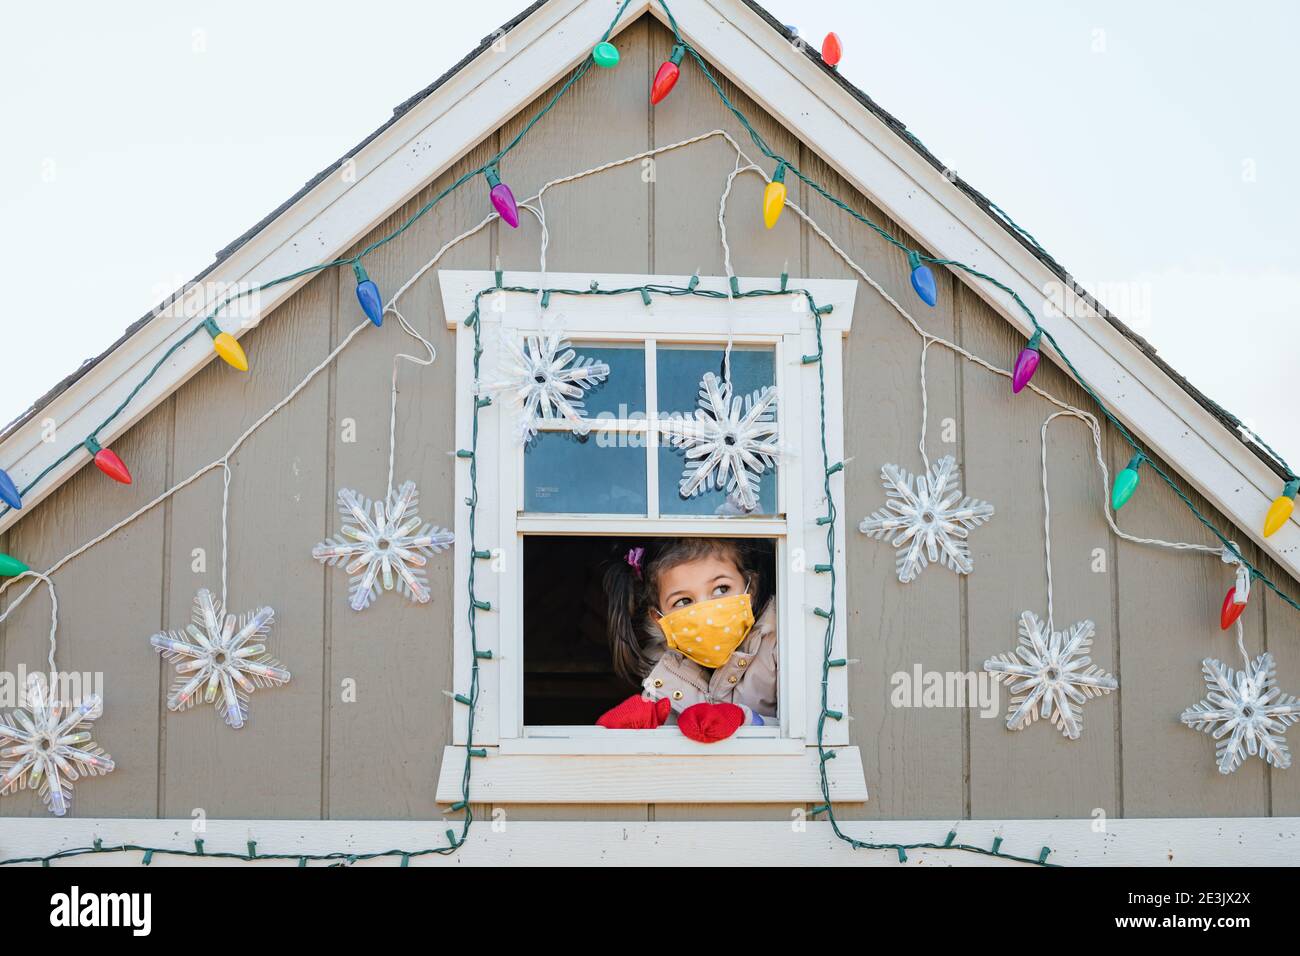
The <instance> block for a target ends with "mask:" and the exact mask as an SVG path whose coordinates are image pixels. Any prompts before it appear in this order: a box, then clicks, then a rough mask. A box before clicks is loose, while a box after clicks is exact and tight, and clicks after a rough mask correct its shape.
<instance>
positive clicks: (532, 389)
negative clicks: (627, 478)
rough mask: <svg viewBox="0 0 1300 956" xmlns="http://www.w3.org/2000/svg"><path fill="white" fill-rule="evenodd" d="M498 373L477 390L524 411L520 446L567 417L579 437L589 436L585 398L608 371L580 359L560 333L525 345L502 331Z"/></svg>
mask: <svg viewBox="0 0 1300 956" xmlns="http://www.w3.org/2000/svg"><path fill="white" fill-rule="evenodd" d="M498 374H499V376H500V378H499V379H498V381H496V382H488V383H480V384H479V387H478V390H479V392H487V393H492V394H501V395H505V396H507V397H508V398H509V399H510V400H511V402H512V403H513V404H514V405H515V407H516V408H517V409H518V410H519V419H518V436H519V441H520V442H521V443H526V442H528V441H529V440H531V439H532V438H534V437H535V436H536V435H537V431H538V426H539V424H540V423H541V422H542V421H551V420H555V419H560V418H562V419H564V420H565V421H567V422H568V423H569V429H570V430H571V431H572V432H573V433H574V434H575V435H585V434H587V433H588V432H590V431H591V420H590V419H588V418H587V414H586V406H585V405H584V404H583V401H582V395H583V392H584V391H586V390H587V389H590V388H591V387H592V386H593V385H597V384H599V383H600V382H603V381H605V379H606V378H608V377H609V366H608V365H607V364H605V363H604V362H598V361H596V360H595V359H592V358H586V357H583V356H580V355H578V353H577V352H575V351H574V350H573V349H572V348H570V347H569V340H568V338H567V337H566V336H565V334H564V331H563V330H561V329H559V328H555V329H552V330H551V331H549V332H546V333H542V334H533V335H529V336H527V337H526V338H525V339H523V340H521V339H520V337H519V335H518V334H517V333H514V332H511V331H509V330H507V329H504V328H503V329H502V330H501V360H500V362H499V369H498Z"/></svg>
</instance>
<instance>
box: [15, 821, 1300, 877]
mask: <svg viewBox="0 0 1300 956" xmlns="http://www.w3.org/2000/svg"><path fill="white" fill-rule="evenodd" d="M798 809H799V808H796V807H792V808H791V810H792V816H791V819H790V820H786V821H782V820H763V821H700V822H694V821H690V822H687V821H681V822H677V821H672V822H633V821H627V822H611V821H606V820H591V821H545V820H513V819H511V818H510V812H509V807H508V806H507V807H506V808H505V812H506V816H505V820H506V825H505V826H504V827H494V826H492V825H491V823H490V822H485V821H482V820H481V819H480V820H479V821H478V822H476V823H474V824H472V825H471V826H470V828H469V835H468V837H467V840H466V843H465V845H464V846H462V847H461V848H460V849H459V850H457V851H456V852H455V853H449V854H446V855H442V854H437V853H430V854H426V855H424V856H417V857H411V859H410V861H409V865H410V866H444V867H457V866H556V865H557V864H558V865H566V866H602V867H607V866H610V865H633V864H640V865H647V866H698V865H699V863H700V861H701V860H707V861H711V862H716V863H731V864H737V863H743V864H744V865H745V866H751V867H752V866H883V867H897V866H923V867H933V866H1016V865H1022V864H1017V863H1015V862H1013V861H1011V860H1006V859H999V858H996V857H992V856H985V855H980V854H975V853H968V852H961V851H953V850H922V849H918V850H908V851H907V863H905V864H900V863H899V862H898V855H897V853H895V851H893V850H889V849H886V850H855V849H853V848H852V847H850V846H849V845H848V844H847V843H845V842H844V841H843V840H840V839H838V838H837V837H836V836H835V834H834V833H833V832H832V831H831V824H830V823H828V822H823V821H820V820H804V819H801V818H800V817H799V816H798V815H796V814H795V811H796V810H798ZM461 818H462V814H461V813H459V812H458V813H454V814H450V815H449V816H447V817H445V818H444V819H443V820H442V821H441V822H439V821H430V820H214V819H209V820H207V821H206V824H205V830H204V831H203V832H202V833H195V832H194V831H193V821H192V820H189V819H185V820H143V819H106V818H99V819H96V818H86V819H75V818H74V819H47V818H40V817H32V818H26V817H9V818H6V819H3V820H0V846H3V847H4V850H3V854H0V855H2V856H3V857H4V858H5V859H11V858H19V857H30V856H35V857H42V856H46V855H48V854H51V853H57V852H59V851H60V850H69V849H74V848H78V847H89V846H92V845H93V844H94V841H95V840H96V839H99V840H102V841H103V845H104V846H105V847H113V846H119V845H124V844H134V845H137V846H154V847H159V848H166V847H174V848H175V849H177V850H181V851H190V852H191V853H192V852H193V851H194V839H195V837H201V838H202V839H203V846H204V852H225V853H238V854H246V853H247V852H248V842H249V841H250V840H253V841H256V843H257V851H258V852H259V853H284V854H289V855H290V859H288V860H267V861H262V862H256V863H244V864H241V863H239V862H238V861H232V860H213V859H211V858H208V859H204V858H202V857H196V856H170V855H168V854H167V853H165V852H164V853H156V854H155V855H154V856H153V858H152V860H151V861H150V865H151V866H213V865H218V866H222V865H224V866H230V865H235V866H297V864H298V861H297V859H296V857H294V856H293V854H300V853H302V854H314V853H332V852H342V853H355V854H362V853H377V852H383V851H385V850H392V849H395V848H396V849H399V850H416V849H423V848H429V847H434V846H446V837H445V835H444V833H443V831H444V830H446V829H451V830H453V831H454V832H455V833H457V834H459V833H460V828H461V824H460V821H461ZM839 826H840V829H841V830H842V831H843V832H844V833H845V834H847V835H848V836H851V837H854V838H855V839H858V840H863V841H867V842H872V843H942V842H943V841H944V839H945V838H946V836H947V834H948V830H949V829H950V828H951V829H955V831H956V833H957V836H956V842H958V843H965V844H968V845H970V846H978V847H985V848H988V847H991V846H992V845H993V841H994V839H995V838H997V837H1002V844H1001V850H1002V852H1004V853H1008V854H1013V855H1015V856H1018V857H1024V858H1027V859H1037V858H1038V854H1039V852H1040V851H1041V849H1042V848H1043V847H1049V848H1050V849H1051V854H1050V855H1049V856H1048V862H1049V863H1055V864H1058V865H1061V866H1160V867H1177V866H1216V867H1220V866H1291V865H1294V863H1295V860H1296V852H1297V844H1298V843H1300V817H1218V818H1207V817H1195V818H1177V817H1164V818H1159V819H1150V820H1139V819H1115V818H1112V819H1109V820H1107V821H1106V824H1105V829H1104V830H1101V831H1098V829H1097V821H1096V820H1094V819H1092V818H1089V819H1086V820H1061V819H1054V820H962V821H959V822H958V823H956V824H955V825H954V824H952V823H949V822H943V821H940V820H841V821H840V822H839ZM142 856H143V854H142V853H141V852H140V851H138V850H137V851H126V850H124V851H120V852H110V853H104V854H91V855H87V856H77V857H67V858H64V859H61V860H54V861H53V862H51V864H50V865H51V866H73V867H78V866H133V865H139V864H140V863H141V862H142ZM400 864H401V858H400V857H382V858H379V859H375V860H368V861H357V863H356V864H354V865H356V866H399V865H400ZM312 865H322V866H323V865H325V864H323V863H322V864H312Z"/></svg>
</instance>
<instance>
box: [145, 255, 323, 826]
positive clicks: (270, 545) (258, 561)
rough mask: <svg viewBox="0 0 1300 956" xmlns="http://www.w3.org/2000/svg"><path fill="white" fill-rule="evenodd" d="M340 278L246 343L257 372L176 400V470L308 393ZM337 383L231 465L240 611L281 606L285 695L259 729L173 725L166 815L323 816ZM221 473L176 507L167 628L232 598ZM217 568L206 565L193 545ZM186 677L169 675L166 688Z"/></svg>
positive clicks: (257, 698)
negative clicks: (324, 643) (324, 646)
mask: <svg viewBox="0 0 1300 956" xmlns="http://www.w3.org/2000/svg"><path fill="white" fill-rule="evenodd" d="M332 295H333V286H332V280H331V279H330V278H327V277H324V276H322V277H318V278H316V279H314V280H313V281H312V282H310V283H308V285H306V286H305V287H304V288H303V289H302V290H300V291H299V292H298V293H297V294H295V295H294V296H293V298H292V299H291V300H290V301H289V302H287V303H285V304H284V305H283V306H281V307H280V308H279V309H277V310H276V312H275V313H274V314H273V315H271V316H269V317H268V318H267V319H266V320H265V321H264V322H263V323H262V324H261V325H260V326H259V327H258V328H257V329H255V330H253V331H252V332H250V333H249V334H248V335H246V336H245V337H244V345H245V347H246V349H247V351H248V355H249V365H250V370H249V372H248V373H247V374H246V375H245V374H240V373H237V372H234V371H233V370H231V369H230V368H229V367H227V366H226V365H224V364H223V363H221V362H214V363H212V364H210V365H208V366H207V367H206V368H205V369H203V371H202V372H200V373H199V374H198V375H196V376H195V377H194V378H193V379H192V380H191V381H190V383H189V384H187V385H186V386H185V387H184V388H183V389H181V390H180V391H179V392H178V393H177V398H176V430H175V471H176V474H177V475H178V476H181V477H184V476H186V475H189V474H191V473H192V472H194V471H195V470H196V469H198V468H200V467H202V466H203V465H205V464H207V463H208V462H211V461H213V460H215V459H216V458H218V457H219V456H220V455H222V454H224V453H225V451H226V450H227V449H228V448H229V447H230V445H231V444H232V443H233V441H234V440H235V438H237V437H238V436H239V435H240V434H241V433H242V432H243V431H244V430H245V429H246V428H248V427H249V426H250V425H252V424H253V422H254V421H255V420H256V419H257V418H259V417H261V415H262V414H264V413H265V412H266V411H267V410H268V409H270V408H271V407H272V406H273V405H275V404H276V403H277V402H278V401H279V400H280V399H281V398H283V397H284V396H285V395H286V394H287V393H288V392H289V390H290V389H292V388H293V387H294V386H296V385H297V384H298V383H299V382H300V381H301V380H302V378H303V376H305V375H306V374H307V372H308V371H310V370H311V369H312V368H313V367H314V366H315V365H317V364H318V363H319V362H320V361H321V359H322V358H324V356H325V354H326V353H327V352H328V349H329V317H330V314H331V311H332V303H331V296H332ZM327 395H328V382H327V378H326V376H325V375H323V374H322V375H320V376H317V378H316V379H315V380H314V381H312V382H311V384H309V385H308V386H307V387H306V388H305V389H304V390H303V391H302V392H301V393H299V394H298V395H297V397H295V398H294V400H293V401H292V402H291V403H290V404H289V405H287V406H286V407H284V408H283V409H281V410H280V411H279V412H278V413H277V414H276V415H275V416H274V417H272V418H271V419H270V420H268V421H267V422H266V423H265V424H264V425H262V426H261V428H259V429H258V430H257V431H256V432H254V433H253V435H252V436H250V437H249V438H248V440H247V441H246V442H245V443H244V445H243V446H242V447H241V448H240V449H239V450H238V451H237V452H236V453H235V456H234V457H233V458H232V459H231V462H230V467H231V472H232V476H231V482H230V514H229V542H230V562H229V575H228V585H229V589H228V605H229V608H230V610H231V611H232V612H240V613H242V612H245V611H251V610H253V609H255V608H257V607H261V606H264V605H270V606H271V607H272V608H274V610H275V622H274V625H273V627H272V630H271V635H270V638H269V640H268V641H267V642H266V644H267V649H268V651H269V652H270V653H271V654H272V655H273V656H275V657H276V658H278V659H279V660H280V661H281V662H283V664H284V665H285V666H286V667H287V668H288V669H289V670H290V672H291V673H292V675H293V679H292V680H291V681H290V683H289V684H288V685H286V686H284V687H276V688H267V689H262V690H258V691H257V692H255V693H254V694H253V695H252V698H251V700H250V704H249V713H250V718H249V721H248V722H247V723H246V724H245V726H244V727H243V728H242V729H240V730H232V729H230V728H229V727H227V726H226V725H225V722H224V721H223V720H222V718H221V717H220V715H218V714H217V712H216V709H215V708H214V707H212V706H211V705H208V704H202V703H200V704H198V705H196V706H195V707H194V708H193V709H192V710H191V711H187V712H181V713H170V712H169V713H167V715H166V718H165V733H166V739H165V743H164V746H165V753H166V779H165V781H164V799H163V807H162V812H163V814H164V815H166V816H172V817H182V818H183V817H188V816H190V815H191V813H193V812H195V811H196V810H199V809H201V810H203V811H204V812H205V813H206V814H207V815H209V816H223V817H232V816H252V817H267V818H274V817H282V818H293V817H316V816H319V814H320V745H319V741H320V729H319V728H320V721H321V702H320V644H321V640H322V620H321V609H322V597H321V587H322V585H321V575H320V572H319V570H318V569H317V568H316V566H315V564H314V562H312V560H311V554H310V549H311V546H312V544H314V543H315V542H316V541H318V540H320V537H321V535H322V532H323V530H324V529H323V527H322V521H321V509H320V498H319V495H320V486H321V484H322V482H323V477H322V473H323V469H324V467H325V454H324V446H323V443H322V440H321V429H320V425H319V423H320V422H321V420H322V419H323V418H324V416H325V413H326V409H325V400H326V397H327ZM221 489H222V476H221V471H220V469H216V470H214V471H212V472H209V473H208V474H207V475H205V476H204V477H203V478H201V479H200V480H199V481H197V482H195V483H194V484H193V485H191V486H189V487H188V488H186V489H184V490H183V491H181V492H179V493H178V494H177V495H176V496H175V497H174V499H173V502H172V511H171V541H170V542H169V547H170V552H171V567H170V574H171V586H170V588H169V592H170V593H169V595H168V600H167V608H166V611H167V614H166V620H165V621H164V622H163V626H164V627H165V628H168V629H174V628H180V627H184V626H185V625H186V624H188V623H189V621H190V619H191V611H192V608H193V602H194V596H195V593H196V591H197V590H198V589H199V588H200V587H206V588H208V589H209V590H210V591H211V592H212V593H213V594H214V595H215V596H217V597H218V598H220V596H221V496H222V491H221ZM196 548H202V549H203V550H204V552H205V561H206V569H205V570H204V571H203V572H202V573H196V571H195V570H194V568H195V565H194V556H193V555H194V549H196ZM174 676H175V672H174V669H173V668H171V667H170V666H169V667H168V668H167V669H166V670H165V672H164V679H165V682H166V685H167V687H168V688H170V685H171V683H172V681H173V680H174Z"/></svg>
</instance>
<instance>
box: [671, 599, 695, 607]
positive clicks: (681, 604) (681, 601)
mask: <svg viewBox="0 0 1300 956" xmlns="http://www.w3.org/2000/svg"><path fill="white" fill-rule="evenodd" d="M690 603H691V599H690V598H688V597H679V598H678V599H677V600H676V601H674V602H673V607H675V608H676V607H686V605H688V604H690Z"/></svg>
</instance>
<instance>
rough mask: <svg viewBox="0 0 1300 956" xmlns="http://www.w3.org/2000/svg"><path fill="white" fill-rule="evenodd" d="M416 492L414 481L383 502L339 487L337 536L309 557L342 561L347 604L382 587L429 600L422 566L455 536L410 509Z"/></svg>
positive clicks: (364, 603) (358, 607) (367, 601)
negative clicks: (340, 523) (347, 578)
mask: <svg viewBox="0 0 1300 956" xmlns="http://www.w3.org/2000/svg"><path fill="white" fill-rule="evenodd" d="M419 505H420V493H419V492H418V491H417V490H416V488H415V482H413V481H408V482H406V483H405V484H404V485H402V487H401V488H398V489H397V490H395V491H390V492H389V494H388V502H387V505H385V503H384V502H383V501H373V502H372V501H371V500H370V499H369V498H366V497H364V496H363V495H359V494H357V493H356V492H355V491H353V490H352V489H350V488H342V489H340V490H339V505H338V507H339V514H340V515H342V516H343V520H344V521H345V522H350V523H348V524H344V525H343V527H342V528H341V529H340V532H339V536H338V537H337V538H328V539H326V540H325V541H322V542H321V543H320V544H318V545H316V546H315V547H314V548H312V549H311V554H312V557H313V558H315V559H316V560H318V561H320V562H322V563H324V564H327V565H331V566H332V565H337V564H343V565H344V570H345V571H347V573H348V574H350V575H351V576H352V577H351V579H350V584H349V587H348V597H349V600H350V603H351V605H352V610H354V611H363V610H365V609H366V608H368V607H369V606H370V605H371V604H372V603H373V602H374V600H375V599H376V598H378V597H379V590H380V585H381V584H382V585H383V589H384V590H385V591H391V590H393V587H394V585H396V586H397V589H398V591H400V592H401V593H402V594H404V595H406V596H407V597H408V598H410V599H411V600H412V601H415V602H417V603H419V604H427V603H428V602H429V579H428V576H427V575H426V574H425V571H424V566H425V565H426V564H427V563H428V559H429V557H430V556H431V555H432V554H433V553H434V552H435V551H445V550H447V548H448V546H450V545H451V543H452V541H453V540H455V536H454V535H453V534H452V533H451V532H450V531H447V530H446V529H445V528H437V527H435V526H434V525H432V524H424V523H422V522H421V521H420V516H419V515H418V514H417V513H416V511H417V509H418V508H419Z"/></svg>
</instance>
